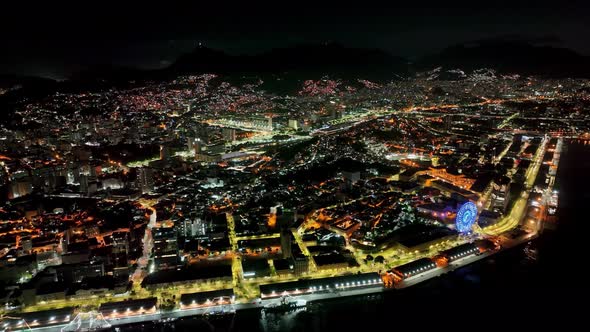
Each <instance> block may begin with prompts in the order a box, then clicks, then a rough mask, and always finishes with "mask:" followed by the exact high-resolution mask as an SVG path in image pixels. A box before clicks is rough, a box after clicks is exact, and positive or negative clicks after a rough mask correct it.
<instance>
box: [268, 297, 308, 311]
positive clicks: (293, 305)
mask: <svg viewBox="0 0 590 332" xmlns="http://www.w3.org/2000/svg"><path fill="white" fill-rule="evenodd" d="M305 307H307V301H306V300H302V299H294V298H292V297H287V296H283V297H281V298H280V299H279V301H278V302H274V303H270V304H267V305H265V306H264V308H262V311H263V312H265V313H280V312H291V311H295V310H299V309H303V308H305Z"/></svg>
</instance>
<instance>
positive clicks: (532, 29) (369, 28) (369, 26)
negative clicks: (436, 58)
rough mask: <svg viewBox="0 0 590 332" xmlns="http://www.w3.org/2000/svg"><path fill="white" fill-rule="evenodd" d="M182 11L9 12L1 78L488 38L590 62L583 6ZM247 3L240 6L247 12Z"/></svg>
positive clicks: (405, 50)
mask: <svg viewBox="0 0 590 332" xmlns="http://www.w3.org/2000/svg"><path fill="white" fill-rule="evenodd" d="M201 2H203V1H195V4H193V5H178V4H174V5H173V4H172V3H171V2H168V1H161V2H155V3H151V2H149V3H141V2H137V5H131V4H129V3H127V4H125V5H124V6H121V4H117V3H116V2H112V3H111V2H100V3H99V2H95V3H97V4H98V3H99V4H100V5H95V6H92V7H89V6H88V5H84V6H83V5H82V3H85V2H82V1H80V2H79V3H81V4H80V5H79V6H72V5H71V4H67V5H56V4H55V2H54V1H44V4H23V3H20V2H19V4H12V5H10V6H9V7H10V8H5V9H8V10H4V9H3V10H2V13H0V28H1V30H0V31H2V35H1V37H0V43H1V44H0V45H2V50H1V52H0V53H1V54H0V74H8V73H10V74H19V75H36V76H44V77H51V78H63V77H66V76H67V75H69V74H71V73H72V72H75V71H77V70H80V69H82V68H85V67H88V66H91V65H95V64H116V65H124V66H133V67H139V68H158V67H163V66H166V65H167V64H169V63H170V62H171V61H173V60H174V59H175V58H176V57H178V56H179V55H180V54H182V53H185V52H188V51H190V50H191V49H192V48H194V47H195V46H196V45H197V43H198V42H202V43H203V44H204V45H206V46H208V47H212V48H218V49H223V50H225V51H227V52H230V53H234V54H242V53H249V54H252V53H259V52H263V51H265V50H268V49H270V48H273V47H283V46H290V45H293V44H297V43H304V42H313V43H318V42H325V41H335V42H340V43H342V44H345V45H348V46H358V47H375V48H382V49H384V50H387V51H388V52H390V53H392V54H394V55H400V56H404V57H408V58H416V57H420V56H423V55H426V54H432V53H435V52H437V51H439V50H441V49H443V48H445V47H447V46H450V45H453V44H456V43H461V42H466V41H472V40H479V39H488V38H510V39H514V38H518V39H522V40H526V41H529V42H531V43H536V44H539V43H542V44H550V45H554V46H559V47H567V48H571V49H573V50H575V51H577V52H579V53H581V54H585V55H590V43H588V42H587V41H588V36H590V14H589V9H590V8H589V7H590V5H589V4H585V3H584V1H568V2H567V4H564V1H561V2H560V1H552V2H549V1H546V2H544V1H534V2H533V1H528V3H534V4H535V6H534V7H530V8H529V7H526V6H524V5H517V4H515V3H518V1H489V4H487V5H486V7H485V8H482V7H479V8H476V7H465V6H460V5H455V6H453V5H448V1H447V3H446V6H444V7H443V6H441V5H440V3H441V2H442V1H438V2H433V3H439V5H438V6H429V5H428V4H429V2H427V1H426V2H425V1H420V2H419V4H420V5H422V6H423V7H422V8H420V7H408V6H398V7H393V6H386V5H383V4H382V3H371V2H370V1H356V2H354V6H352V5H349V4H348V2H345V1H341V2H334V3H332V4H331V5H322V6H318V5H317V1H316V2H304V1H300V2H297V3H296V5H295V4H292V5H286V4H284V3H283V2H280V1H275V2H267V3H264V4H261V3H258V4H257V5H252V4H251V3H254V1H249V4H247V5H244V4H242V5H235V4H232V3H231V2H227V1H226V2H223V1H215V2H214V3H218V4H217V5H211V4H207V5H205V4H201ZM244 2H245V1H242V2H241V3H244Z"/></svg>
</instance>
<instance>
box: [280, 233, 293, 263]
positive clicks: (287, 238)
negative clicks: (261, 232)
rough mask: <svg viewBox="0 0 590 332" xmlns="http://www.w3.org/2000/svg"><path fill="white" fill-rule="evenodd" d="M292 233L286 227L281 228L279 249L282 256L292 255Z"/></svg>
mask: <svg viewBox="0 0 590 332" xmlns="http://www.w3.org/2000/svg"><path fill="white" fill-rule="evenodd" d="M291 237H292V234H291V232H290V231H289V230H288V229H282V230H281V251H282V253H283V258H289V257H291V256H292V253H291V242H292V238H291Z"/></svg>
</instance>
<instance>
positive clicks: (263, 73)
mask: <svg viewBox="0 0 590 332" xmlns="http://www.w3.org/2000/svg"><path fill="white" fill-rule="evenodd" d="M438 67H441V71H440V73H438V74H437V75H436V77H437V78H436V79H442V80H445V79H452V80H456V79H465V78H466V77H468V75H469V73H472V72H474V71H476V70H478V69H481V68H489V69H493V70H495V71H497V72H498V73H499V74H521V75H538V76H546V77H559V78H563V77H584V78H588V77H590V57H587V56H583V55H580V54H578V53H576V52H574V51H572V50H569V49H564V48H558V47H552V46H539V45H532V44H530V43H527V42H525V41H522V40H501V39H496V40H484V41H475V42H469V43H462V44H458V45H454V46H451V47H448V48H446V49H444V50H443V51H441V52H439V53H437V54H433V55H429V56H425V57H422V58H420V59H418V60H417V61H415V62H413V63H410V62H409V61H408V60H407V59H405V58H403V57H399V56H395V55H391V54H389V53H387V52H385V51H383V50H380V49H367V48H354V47H346V46H343V45H341V44H338V43H323V44H302V45H296V46H293V47H285V48H276V49H272V50H269V51H267V52H264V53H261V54H257V55H230V54H227V53H225V52H223V51H221V50H215V49H211V48H207V47H203V46H199V47H197V48H195V49H194V50H193V51H192V52H189V53H187V54H184V55H182V56H180V57H179V58H178V59H177V60H176V61H174V62H173V63H172V64H171V65H170V66H168V67H166V68H163V69H157V70H141V69H136V68H130V67H121V66H116V65H111V64H108V65H100V66H94V67H91V68H86V69H84V70H81V71H80V72H78V73H76V74H75V75H73V76H72V77H71V78H70V79H69V80H66V81H64V82H56V81H51V80H47V79H38V78H30V77H17V76H14V75H12V76H6V75H5V76H6V77H5V76H0V87H3V86H4V87H6V86H8V87H10V85H15V84H21V85H22V86H23V88H22V89H18V90H16V91H14V92H11V93H6V94H5V95H3V96H0V97H1V98H4V99H8V98H10V99H13V100H14V99H18V96H19V95H20V96H23V95H27V94H31V93H32V94H34V95H36V96H37V95H44V94H47V93H51V92H52V91H55V90H59V91H66V92H67V91H72V92H75V91H81V90H86V91H87V90H100V89H103V88H110V87H113V86H116V87H126V86H132V85H134V84H141V83H142V82H144V81H159V80H166V79H172V78H175V77H177V76H180V75H190V74H200V73H216V74H221V75H222V76H223V77H224V79H228V80H233V79H236V80H239V78H240V77H243V76H250V77H253V76H258V77H260V78H263V80H265V81H266V80H267V81H269V86H267V87H268V88H269V89H271V90H272V88H276V90H275V91H280V92H281V93H282V92H287V93H288V92H292V91H293V89H294V88H295V87H300V86H301V85H300V84H301V81H302V80H306V79H318V78H321V77H324V76H328V77H331V78H335V79H344V80H347V79H351V80H355V79H358V78H362V79H369V80H374V81H381V82H385V81H391V80H394V79H397V78H400V77H401V78H403V77H413V76H415V75H416V74H418V73H423V72H427V71H430V70H433V69H434V68H438ZM3 77H4V79H3ZM3 82H4V83H3ZM130 82H132V83H130ZM25 83H26V84H25ZM280 85H283V86H280ZM265 88H266V87H265Z"/></svg>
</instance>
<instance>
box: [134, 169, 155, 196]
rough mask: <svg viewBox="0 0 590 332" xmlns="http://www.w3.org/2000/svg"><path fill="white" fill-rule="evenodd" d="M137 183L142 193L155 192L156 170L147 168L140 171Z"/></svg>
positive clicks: (138, 171)
mask: <svg viewBox="0 0 590 332" xmlns="http://www.w3.org/2000/svg"><path fill="white" fill-rule="evenodd" d="M136 183H137V187H138V189H140V190H141V192H142V193H147V192H150V191H152V190H154V170H153V169H151V168H147V167H142V168H140V169H138V170H137V180H136Z"/></svg>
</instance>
